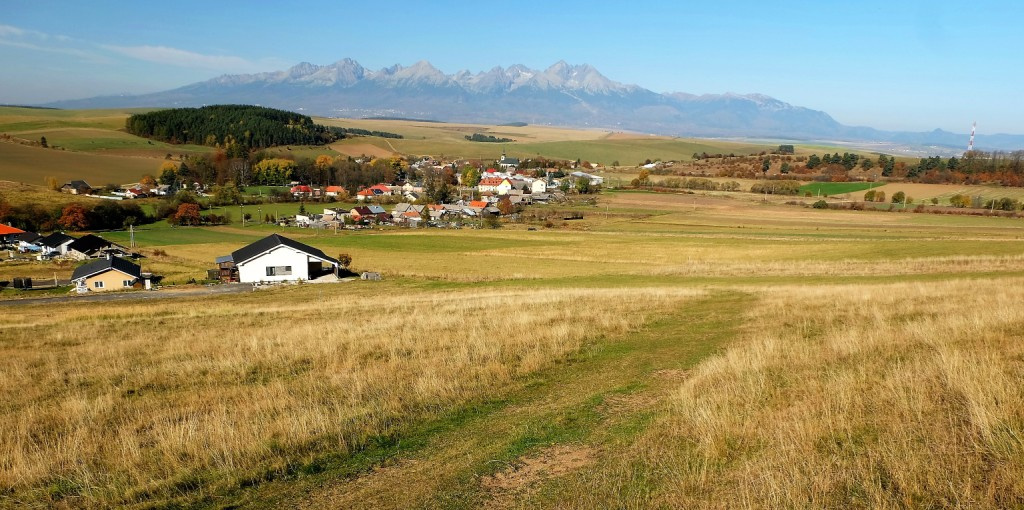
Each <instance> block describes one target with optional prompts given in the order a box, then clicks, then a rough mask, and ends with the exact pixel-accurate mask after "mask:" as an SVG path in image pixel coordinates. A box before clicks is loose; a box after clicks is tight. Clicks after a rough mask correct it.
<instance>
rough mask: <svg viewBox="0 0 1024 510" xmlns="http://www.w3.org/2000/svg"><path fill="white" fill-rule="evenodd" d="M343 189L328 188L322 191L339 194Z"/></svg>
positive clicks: (339, 187) (337, 187) (340, 187)
mask: <svg viewBox="0 0 1024 510" xmlns="http://www.w3.org/2000/svg"><path fill="white" fill-rule="evenodd" d="M344 189H345V188H344V187H342V186H328V187H327V188H325V189H324V191H326V192H327V193H340V192H341V191H343V190H344Z"/></svg>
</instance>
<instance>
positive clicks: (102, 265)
mask: <svg viewBox="0 0 1024 510" xmlns="http://www.w3.org/2000/svg"><path fill="white" fill-rule="evenodd" d="M111 269H113V270H117V271H120V272H122V273H125V274H127V275H129V276H134V277H135V278H138V277H140V276H142V268H141V267H139V265H138V264H136V263H134V262H131V261H129V260H125V259H123V258H121V257H110V258H109V259H100V260H96V261H93V262H90V263H88V264H86V265H84V266H79V267H77V268H75V272H73V273H71V279H72V280H80V279H82V278H88V277H90V276H93V275H96V274H99V273H102V272H104V271H108V270H111Z"/></svg>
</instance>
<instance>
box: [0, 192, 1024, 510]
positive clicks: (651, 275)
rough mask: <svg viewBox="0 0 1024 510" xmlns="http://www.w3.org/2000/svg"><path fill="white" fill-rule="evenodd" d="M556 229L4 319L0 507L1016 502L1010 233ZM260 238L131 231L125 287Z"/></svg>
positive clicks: (413, 245) (416, 236)
mask: <svg viewBox="0 0 1024 510" xmlns="http://www.w3.org/2000/svg"><path fill="white" fill-rule="evenodd" d="M572 208H573V209H574V210H576V211H582V212H583V213H584V219H583V220H578V221H576V222H566V223H565V224H564V225H562V224H556V225H554V226H552V227H551V228H541V229H540V230H538V231H527V230H526V229H525V228H524V227H525V226H524V225H507V226H506V227H504V228H502V229H500V230H496V231H495V230H455V231H438V230H413V231H372V232H356V233H344V234H337V235H334V234H333V233H321V234H320V235H313V234H311V233H310V232H308V231H301V230H291V231H289V232H287V233H286V235H289V236H291V237H294V238H296V239H299V240H301V241H303V242H307V243H310V244H312V245H314V246H317V247H319V248H322V249H324V250H325V251H326V252H327V253H329V254H334V253H336V252H340V251H345V252H347V253H350V254H352V255H353V258H354V265H355V266H356V267H357V268H359V269H369V270H380V271H382V272H383V273H384V274H385V281H384V282H378V283H372V282H348V283H338V284H332V285H301V286H291V287H282V288H272V289H267V290H261V291H259V292H245V293H241V294H229V295H210V296H208V297H202V298H199V297H195V296H189V297H179V298H169V299H160V300H145V301H119V302H118V305H117V306H116V307H112V306H110V305H109V304H106V303H102V302H100V303H90V302H74V301H71V302H51V303H43V304H20V305H11V304H7V305H0V306H4V307H5V310H4V311H5V317H6V319H7V320H6V321H5V322H4V323H3V325H2V326H0V327H2V328H3V330H4V331H3V334H2V335H0V397H2V401H3V402H4V406H5V407H4V409H5V412H4V413H2V414H0V421H2V423H0V506H38V507H45V506H66V507H106V506H136V507H150V506H168V505H170V506H174V505H184V506H197V505H198V506H222V505H243V506H252V507H280V506H289V507H308V508H323V507H335V508H371V507H372V508H380V507H406V508H408V507H444V508H467V507H480V506H487V507H492V508H536V507H551V508H594V507H609V506H610V507H628V508H641V507H678V508H693V507H719V506H753V507H798V508H822V507H826V508H848V507H882V508H888V507H906V506H928V507H937V506H965V507H966V506H969V507H976V508H1005V507H1013V506H1018V505H1019V504H1020V503H1021V501H1024V486H1022V485H1021V484H1020V480H1022V479H1024V472H1022V468H1021V466H1024V462H1022V461H1024V444H1022V442H1021V440H1020V438H1021V437H1024V390H1022V389H1021V386H1020V384H1019V383H1020V381H1021V380H1024V370H1022V368H1021V365H1020V359H1021V356H1022V355H1024V351H1022V350H1021V347H1020V346H1021V345H1024V344H1021V340H1024V337H1022V335H1024V333H1022V332H1024V324H1022V316H1021V314H1020V313H1019V310H1018V308H1019V306H1017V303H1019V302H1020V301H1021V299H1022V298H1024V291H1021V290H1019V289H1021V288H1022V287H1021V283H1024V223H1022V220H1020V219H1015V218H983V217H982V218H979V217H948V216H936V215H923V214H910V213H903V214H901V213H891V212H880V211H828V210H826V211H820V210H814V209H808V208H801V207H794V206H786V205H783V204H782V203H781V201H769V202H767V203H765V202H763V201H762V198H761V197H757V196H753V195H744V194H734V195H732V196H722V195H721V194H715V193H711V194H707V195H669V194H649V193H635V192H623V193H609V194H606V195H603V196H601V197H600V198H599V200H598V203H597V205H596V206H585V205H577V206H572ZM268 229H270V227H268V226H259V227H247V228H245V229H243V228H241V227H239V226H228V227H217V228H213V229H166V230H159V229H157V230H151V231H145V232H142V233H140V236H139V240H140V242H141V243H142V244H143V247H142V249H143V252H144V253H148V254H149V255H150V256H149V257H148V258H147V259H144V260H143V265H144V267H147V266H148V267H151V268H154V269H156V270H158V272H161V271H167V272H168V273H170V274H174V275H177V276H175V278H178V279H182V278H185V277H187V276H188V275H190V274H201V273H202V271H203V270H204V269H205V268H206V267H209V266H210V265H211V263H212V259H213V257H214V256H216V255H220V254H223V253H227V252H229V251H231V250H233V249H236V248H237V247H239V246H241V245H243V244H244V243H246V242H249V241H250V240H253V239H256V238H258V237H260V236H262V235H265V234H266V233H268V232H270V231H271V230H268ZM156 249H160V250H162V251H163V252H166V255H162V254H161V255H156V254H154V253H153V250H156ZM175 271H178V273H175ZM58 307H59V309H60V313H59V314H55V312H54V310H55V308H58ZM58 317H59V320H58V319H57V318H58ZM396 487H399V488H401V490H400V491H396V490H395V488H396Z"/></svg>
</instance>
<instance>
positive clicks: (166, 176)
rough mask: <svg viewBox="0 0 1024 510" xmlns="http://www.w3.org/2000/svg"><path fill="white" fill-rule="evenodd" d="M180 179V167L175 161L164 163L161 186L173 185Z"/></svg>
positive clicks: (161, 168) (161, 167)
mask: <svg viewBox="0 0 1024 510" xmlns="http://www.w3.org/2000/svg"><path fill="white" fill-rule="evenodd" d="M177 179H178V165H176V164H174V162H173V161H164V162H163V164H162V165H160V184H167V185H171V184H174V181H176V180H177Z"/></svg>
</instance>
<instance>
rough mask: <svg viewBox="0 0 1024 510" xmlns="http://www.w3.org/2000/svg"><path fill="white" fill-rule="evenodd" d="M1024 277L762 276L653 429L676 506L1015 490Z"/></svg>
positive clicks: (657, 462)
mask: <svg viewBox="0 0 1024 510" xmlns="http://www.w3.org/2000/svg"><path fill="white" fill-rule="evenodd" d="M1022 283H1024V282H1022V281H1021V280H1019V279H1003V280H996V279H993V280H985V281H952V282H945V283H937V284H927V285H925V284H897V285H879V286H872V287H864V286H857V287H853V286H850V287H834V288H821V287H819V288H801V287H787V288H781V289H771V290H766V291H764V300H763V301H762V304H761V306H760V307H759V308H758V309H757V310H755V311H754V312H753V313H752V316H751V317H750V321H751V324H750V326H749V329H748V332H749V333H748V335H747V336H748V341H747V342H743V343H741V344H738V345H737V346H736V347H734V348H731V349H730V350H728V351H727V352H725V353H724V354H722V355H720V356H717V357H715V358H713V359H710V360H708V361H707V362H705V363H702V364H701V365H700V367H699V368H698V369H697V370H696V371H695V372H694V373H693V375H692V377H691V378H690V379H689V380H688V381H687V382H686V383H685V384H684V385H683V386H682V387H681V388H680V390H679V392H678V394H677V396H676V401H675V405H674V407H673V411H672V412H671V416H670V418H669V419H668V420H666V421H665V422H663V423H662V424H661V425H662V426H661V427H659V429H658V431H657V433H656V435H651V436H649V437H648V438H647V441H646V442H645V446H646V447H649V448H650V449H651V450H650V451H649V452H647V453H645V458H646V459H648V460H649V461H650V462H651V463H652V465H653V466H655V467H654V469H655V470H656V471H657V472H659V473H662V474H663V475H664V476H663V477H662V482H663V485H662V486H661V488H660V490H659V491H657V492H658V496H657V497H655V498H654V500H655V501H656V502H657V503H659V504H662V505H666V506H676V507H694V506H724V507H739V506H743V507H760V508H794V507H799V508H849V507H870V508H895V507H932V508H934V507H975V508H1007V507H1019V506H1021V505H1024V362H1022V360H1024V313H1022V311H1021V303H1022V302H1024V286H1022V285H1021V284H1022Z"/></svg>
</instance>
